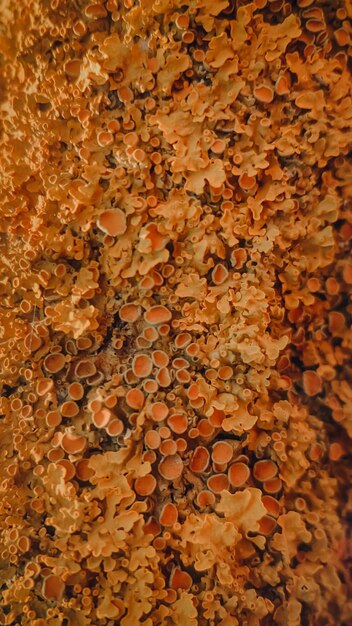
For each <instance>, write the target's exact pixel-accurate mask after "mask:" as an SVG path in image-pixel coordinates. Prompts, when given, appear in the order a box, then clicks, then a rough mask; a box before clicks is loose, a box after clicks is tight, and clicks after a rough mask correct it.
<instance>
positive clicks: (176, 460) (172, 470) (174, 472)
mask: <svg viewBox="0 0 352 626" xmlns="http://www.w3.org/2000/svg"><path fill="white" fill-rule="evenodd" d="M158 470H159V474H160V475H161V476H162V477H163V478H165V479H166V480H176V479H177V478H180V476H181V474H182V471H183V463H182V459H181V457H180V456H179V455H178V454H173V455H171V456H166V457H165V458H164V459H163V460H162V461H161V462H160V463H159V465H158Z"/></svg>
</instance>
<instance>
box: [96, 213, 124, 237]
mask: <svg viewBox="0 0 352 626" xmlns="http://www.w3.org/2000/svg"><path fill="white" fill-rule="evenodd" d="M97 224H98V226H99V228H100V229H101V230H102V231H103V232H104V233H107V234H108V235H111V236H112V237H116V236H117V235H123V233H124V232H125V231H126V228H127V225H126V216H125V214H124V213H123V211H121V209H114V210H112V209H111V210H108V211H103V213H101V214H100V215H99V218H98V220H97Z"/></svg>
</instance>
